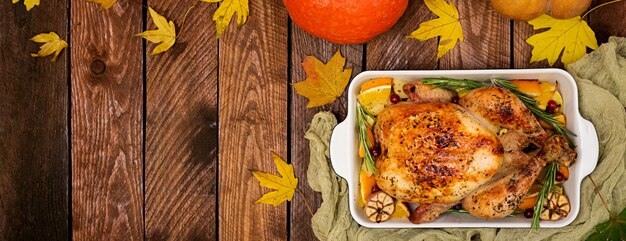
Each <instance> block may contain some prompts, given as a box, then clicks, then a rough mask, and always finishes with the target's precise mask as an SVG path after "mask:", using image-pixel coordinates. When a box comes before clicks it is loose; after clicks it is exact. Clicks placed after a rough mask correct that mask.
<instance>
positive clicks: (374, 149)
mask: <svg viewBox="0 0 626 241" xmlns="http://www.w3.org/2000/svg"><path fill="white" fill-rule="evenodd" d="M370 152H372V156H374V157H377V156H380V147H378V146H374V147H372V149H371V150H370Z"/></svg>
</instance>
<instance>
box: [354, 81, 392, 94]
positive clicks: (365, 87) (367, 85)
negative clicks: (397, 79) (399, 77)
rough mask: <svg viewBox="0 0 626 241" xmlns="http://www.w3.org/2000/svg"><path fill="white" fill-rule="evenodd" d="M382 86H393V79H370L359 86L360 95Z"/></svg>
mask: <svg viewBox="0 0 626 241" xmlns="http://www.w3.org/2000/svg"><path fill="white" fill-rule="evenodd" d="M383 85H389V86H391V85H393V79H392V78H376V79H371V80H369V81H367V82H365V83H363V85H361V93H363V92H365V91H367V90H369V89H372V88H375V87H378V86H383Z"/></svg>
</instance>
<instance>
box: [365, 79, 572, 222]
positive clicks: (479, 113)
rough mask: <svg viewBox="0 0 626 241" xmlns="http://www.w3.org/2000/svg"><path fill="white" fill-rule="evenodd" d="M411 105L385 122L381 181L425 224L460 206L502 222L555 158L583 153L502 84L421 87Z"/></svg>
mask: <svg viewBox="0 0 626 241" xmlns="http://www.w3.org/2000/svg"><path fill="white" fill-rule="evenodd" d="M404 92H405V93H406V94H407V95H408V96H409V98H410V101H409V102H403V103H399V104H396V105H392V106H389V107H387V108H385V110H384V111H383V112H382V113H380V114H379V115H378V117H377V122H376V124H375V126H374V135H375V138H376V139H377V142H378V143H379V145H380V150H381V154H380V155H379V156H378V157H377V158H376V160H375V165H376V167H377V169H378V171H379V173H378V175H377V176H376V183H377V185H378V186H379V187H380V189H381V190H382V191H384V192H386V193H387V194H389V195H391V196H392V197H394V198H396V199H397V200H398V201H402V202H411V203H416V204H417V205H418V207H417V208H416V209H415V210H414V211H413V213H412V215H411V217H410V220H411V221H412V222H414V223H423V222H429V221H432V220H434V219H435V218H437V217H438V216H439V214H441V213H443V212H445V211H447V210H448V209H450V208H451V207H452V206H454V205H456V204H459V203H460V204H462V205H463V207H464V209H465V210H467V211H468V212H469V213H470V214H472V215H474V216H477V217H481V218H501V217H504V216H506V215H509V214H510V213H512V212H513V211H514V210H515V208H516V207H517V206H518V205H519V203H520V202H521V200H522V197H523V196H524V194H526V193H527V192H528V190H529V188H530V186H531V184H532V183H533V182H534V180H535V179H536V178H537V176H538V175H539V173H540V172H541V169H542V168H543V167H544V166H545V165H546V163H547V162H548V161H555V160H559V161H560V162H562V163H569V162H571V161H572V160H573V159H574V158H575V152H574V151H573V150H571V148H569V146H568V145H567V140H566V139H565V138H564V137H562V136H553V137H550V136H549V134H548V133H547V132H546V131H545V130H544V129H543V128H542V127H541V125H540V124H539V122H538V121H537V119H536V118H535V117H534V116H533V115H532V113H531V112H530V111H529V110H528V108H526V107H525V106H524V104H523V103H522V102H521V100H519V98H517V97H516V96H515V95H514V94H512V93H511V92H509V91H508V90H506V89H502V88H498V87H482V88H478V89H475V90H472V91H471V92H469V93H468V94H466V95H465V96H463V97H462V98H460V99H458V104H455V103H451V101H452V99H453V98H458V97H455V96H456V92H454V91H449V90H445V89H438V88H433V87H432V86H429V85H425V84H422V83H421V82H419V81H417V82H413V83H409V84H407V85H405V87H404Z"/></svg>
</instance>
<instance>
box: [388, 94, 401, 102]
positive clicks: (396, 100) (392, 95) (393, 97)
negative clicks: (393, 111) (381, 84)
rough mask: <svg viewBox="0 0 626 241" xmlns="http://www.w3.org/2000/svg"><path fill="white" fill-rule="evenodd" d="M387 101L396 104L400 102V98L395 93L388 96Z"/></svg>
mask: <svg viewBox="0 0 626 241" xmlns="http://www.w3.org/2000/svg"><path fill="white" fill-rule="evenodd" d="M389 100H390V101H391V103H394V104H397V103H398V102H400V96H399V95H398V94H396V93H393V94H391V96H389Z"/></svg>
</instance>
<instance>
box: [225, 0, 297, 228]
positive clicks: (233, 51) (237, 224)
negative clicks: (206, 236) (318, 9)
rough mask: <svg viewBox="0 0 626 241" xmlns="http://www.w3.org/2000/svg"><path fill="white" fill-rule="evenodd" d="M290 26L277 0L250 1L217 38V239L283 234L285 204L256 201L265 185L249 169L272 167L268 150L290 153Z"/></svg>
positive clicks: (285, 219)
mask: <svg viewBox="0 0 626 241" xmlns="http://www.w3.org/2000/svg"><path fill="white" fill-rule="evenodd" d="M233 22H234V21H233ZM231 24H234V23H231ZM288 27H289V25H288V24H287V12H286V10H285V8H284V7H283V5H282V2H281V1H250V17H249V18H248V22H247V23H246V25H244V26H243V27H242V28H241V29H239V30H237V28H236V27H235V26H229V28H228V30H227V31H226V32H225V33H224V34H223V35H222V39H220V41H219V56H220V57H219V111H220V113H219V126H220V131H219V157H220V158H219V170H218V173H219V184H218V192H219V195H218V196H219V197H218V199H219V201H218V202H219V204H218V207H219V210H218V211H219V217H218V223H219V225H218V226H219V239H220V240H286V239H287V223H286V221H287V204H282V205H280V206H278V207H273V206H271V205H265V204H254V201H255V200H256V199H258V198H260V197H261V196H262V195H263V194H264V193H266V192H268V191H269V190H268V189H266V188H262V187H260V186H259V183H258V181H257V180H255V179H254V177H253V176H252V174H251V173H250V172H249V171H248V169H250V168H251V169H258V170H263V171H267V172H272V173H277V171H276V167H274V163H273V161H272V156H271V154H270V151H275V152H276V153H277V154H278V155H280V156H281V157H284V158H287V97H288V96H287V88H290V87H289V86H288V85H287V84H288V78H287V77H288V74H289V72H288V68H287V67H288V66H287V61H289V59H288V51H289V50H288V48H287V46H288V43H287V39H288V36H287V32H288Z"/></svg>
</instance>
